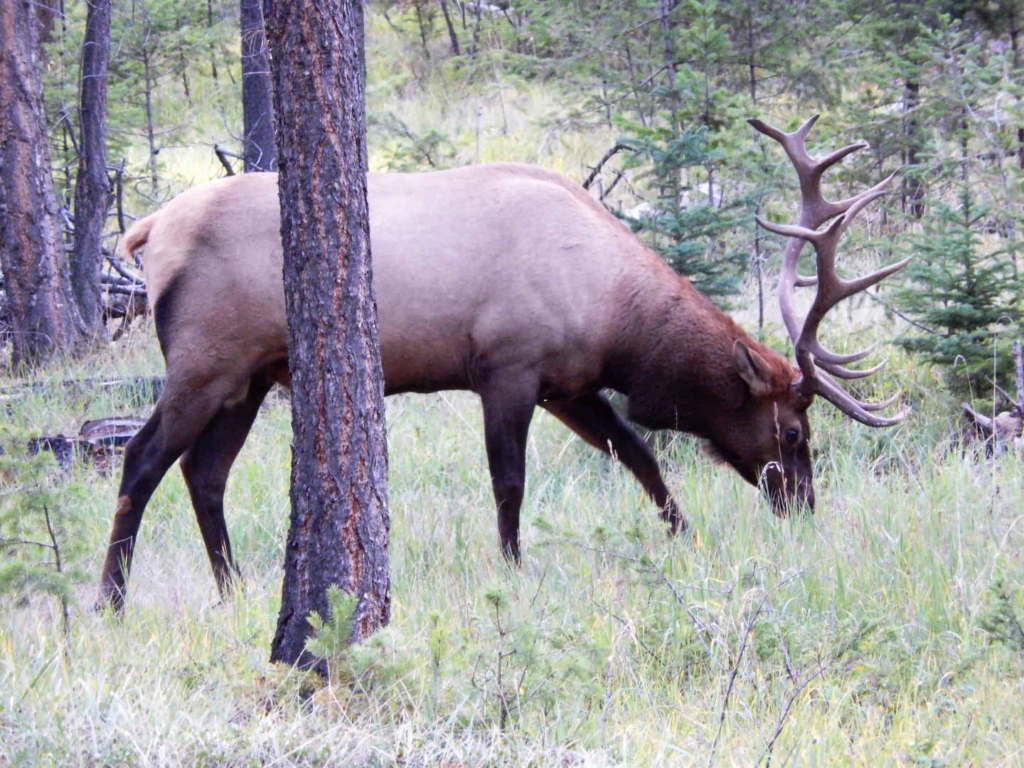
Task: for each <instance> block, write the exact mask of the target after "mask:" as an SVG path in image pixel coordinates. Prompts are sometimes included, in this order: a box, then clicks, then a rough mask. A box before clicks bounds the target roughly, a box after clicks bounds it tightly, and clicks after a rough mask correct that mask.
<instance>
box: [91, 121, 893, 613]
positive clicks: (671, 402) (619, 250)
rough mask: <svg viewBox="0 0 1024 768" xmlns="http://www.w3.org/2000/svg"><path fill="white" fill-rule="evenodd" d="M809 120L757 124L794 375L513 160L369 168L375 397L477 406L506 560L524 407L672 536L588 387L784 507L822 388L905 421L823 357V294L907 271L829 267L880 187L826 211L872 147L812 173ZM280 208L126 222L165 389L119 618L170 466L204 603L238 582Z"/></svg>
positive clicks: (270, 355) (253, 198) (199, 204)
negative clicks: (602, 461)
mask: <svg viewBox="0 0 1024 768" xmlns="http://www.w3.org/2000/svg"><path fill="white" fill-rule="evenodd" d="M815 119H816V118H813V119H812V120H810V121H808V122H807V123H805V124H804V125H803V126H802V127H801V128H800V129H799V130H798V131H796V132H795V133H793V134H784V133H782V132H780V131H777V130H775V129H773V128H770V127H768V126H766V125H764V124H763V123H760V122H758V121H753V124H754V126H755V127H756V128H757V129H758V130H760V131H762V132H763V133H766V134H767V135H769V136H771V137H772V138H775V139H776V140H777V141H779V142H780V143H782V145H783V147H784V148H785V150H786V152H787V153H788V155H789V157H790V159H791V160H792V162H793V165H794V167H795V168H796V171H797V174H798V176H799V179H800V187H801V190H802V195H803V206H802V211H801V215H800V218H799V222H798V225H797V226H795V227H782V226H777V225H769V224H766V223H765V224H764V226H766V227H767V228H769V229H771V230H773V231H776V232H782V233H784V234H788V235H790V236H791V237H792V239H791V241H790V246H789V248H788V249H787V251H786V254H785V264H784V267H783V270H782V272H783V274H782V279H781V302H782V308H783V316H784V317H785V321H786V326H787V328H788V329H789V333H790V335H791V336H792V338H793V341H794V344H795V347H796V359H797V364H798V367H794V366H793V365H792V364H790V363H789V362H788V361H787V360H786V359H785V358H783V357H782V356H781V355H779V354H778V353H776V352H775V351H773V350H772V349H770V348H769V347H767V346H765V345H763V344H760V343H758V342H757V341H754V340H753V339H752V338H750V337H749V336H748V335H747V334H746V333H745V332H744V331H743V330H742V329H741V328H740V327H739V326H738V325H737V324H736V323H735V322H733V320H732V319H730V318H729V317H728V316H727V315H726V314H724V313H723V312H721V311H719V310H718V309H717V308H716V307H715V306H714V305H713V304H712V303H711V302H710V301H709V300H708V299H707V298H706V297H704V296H703V295H701V294H700V293H698V292H697V291H696V290H695V289H694V288H693V286H692V285H691V284H690V282H689V281H688V280H687V279H685V278H683V277H680V276H678V275H677V274H676V273H675V272H673V271H672V269H671V268H670V267H668V266H667V265H666V264H665V262H664V261H663V260H662V259H661V258H660V257H658V256H657V255H656V254H655V253H653V252H652V251H650V250H649V249H648V248H647V247H645V246H644V245H643V244H641V243H640V242H639V241H638V240H637V239H636V238H635V237H634V236H633V235H631V234H630V233H629V232H628V231H627V230H626V229H625V228H624V227H622V225H621V224H620V223H619V221H618V220H617V219H616V218H615V217H614V216H612V215H611V214H610V213H609V212H608V211H607V210H605V209H604V207H603V206H601V205H600V204H599V203H597V202H596V201H595V200H593V199H592V198H591V197H590V196H589V195H588V194H587V193H586V192H585V190H583V188H582V187H580V186H579V185H577V184H575V183H573V182H571V181H569V180H567V179H565V178H564V177H562V176H559V175H557V174H555V173H551V172H548V171H544V170H540V169H537V168H533V167H529V166H525V165H516V164H494V165H478V166H471V167H467V168H460V169H456V170H446V171H437V172H432V173H424V174H408V175H407V174H371V175H370V177H369V182H368V185H369V207H370V231H371V248H372V256H373V268H374V285H375V290H376V295H377V302H378V312H379V328H380V345H381V355H382V362H383V369H384V379H385V392H386V394H394V393H399V392H433V391H439V390H446V389H463V390H471V391H473V392H476V393H477V394H478V395H479V396H480V399H481V402H482V405H483V414H484V437H485V445H486V452H487V459H488V465H489V469H490V476H491V483H492V489H493V492H494V499H495V504H496V507H497V518H498V533H499V539H500V544H501V551H502V553H503V554H504V556H505V557H506V558H507V559H508V560H510V561H512V562H516V563H517V562H518V561H519V559H520V550H519V513H520V507H521V504H522V499H523V487H524V482H525V450H526V438H527V430H528V428H529V425H530V420H531V416H532V414H533V411H534V408H535V407H536V406H540V407H541V408H544V409H545V410H547V411H548V412H550V413H551V414H553V415H554V416H555V417H556V418H558V419H559V420H561V421H562V422H563V423H564V424H565V425H566V426H568V427H569V428H570V429H571V430H573V431H574V432H576V433H577V434H578V435H579V436H580V437H581V438H583V440H585V441H586V442H587V443H589V444H590V445H592V446H594V447H595V448H597V449H599V450H601V451H604V452H605V453H609V454H612V455H613V456H614V457H615V458H617V459H618V460H619V461H621V462H622V463H623V464H625V466H626V467H627V468H628V469H629V470H630V472H632V474H633V475H634V476H635V477H636V478H637V480H638V481H639V482H640V484H641V485H642V486H643V488H644V490H645V491H646V492H647V494H648V495H649V496H650V497H651V498H652V499H653V501H654V503H655V504H656V505H657V507H658V508H659V509H660V511H661V517H662V519H663V520H664V521H665V522H666V523H667V524H668V529H669V532H670V534H676V533H678V532H679V531H680V530H681V529H683V528H684V527H685V525H686V523H685V521H684V519H683V517H682V515H681V514H680V511H679V509H678V507H677V504H676V502H675V501H674V500H673V499H672V496H671V494H670V493H669V491H668V489H667V487H666V486H665V482H664V481H663V479H662V476H661V473H660V471H659V469H658V464H657V462H656V460H655V458H654V455H653V454H652V452H651V450H650V449H649V448H648V446H647V445H646V443H645V442H644V441H643V440H642V439H641V438H640V436H639V435H638V434H637V433H636V432H635V431H634V430H633V428H632V427H631V426H630V425H629V424H628V423H627V421H626V420H625V419H624V418H623V417H622V416H621V415H619V413H618V412H617V411H616V410H615V409H614V408H613V407H612V405H611V404H610V402H609V401H608V399H607V398H606V397H605V395H604V394H602V390H605V389H612V390H615V391H618V392H621V393H622V394H624V395H626V396H627V398H628V417H629V419H630V420H631V421H633V422H635V423H637V424H639V425H641V426H643V427H645V428H647V429H653V430H660V429H675V430H681V431H683V432H687V433H691V434H693V435H696V436H698V437H700V438H703V440H704V441H705V445H706V446H707V448H708V450H709V452H710V453H711V454H712V455H713V456H715V457H716V458H718V459H719V460H721V461H724V462H725V463H728V464H729V465H731V466H732V467H733V468H734V469H735V470H736V471H737V472H738V473H739V474H740V475H741V476H742V477H743V478H744V479H745V480H747V481H748V482H749V483H751V484H753V485H756V486H760V487H761V488H762V489H763V492H764V493H765V495H767V497H768V499H769V501H770V503H771V505H772V507H773V509H774V511H775V512H776V514H779V515H784V514H786V512H787V510H788V509H789V508H790V507H795V506H809V507H811V508H812V509H813V505H814V489H813V485H812V463H811V456H810V449H809V442H808V440H809V437H810V430H809V427H808V418H807V409H808V407H809V406H810V404H811V401H812V399H813V397H814V395H816V394H817V395H821V396H822V397H824V398H825V399H827V400H828V401H829V402H831V403H833V404H835V405H836V406H837V407H838V408H840V409H841V410H842V411H843V412H844V413H847V414H848V415H849V416H851V417H852V418H854V419H856V420H858V421H860V422H862V423H864V424H868V425H870V426H875V427H877V426H886V425H889V424H893V423H895V422H896V421H898V420H899V419H900V418H902V415H898V416H896V417H893V418H889V419H884V418H880V417H878V416H876V415H875V413H874V410H876V409H877V408H880V407H883V406H885V405H888V403H883V404H875V405H871V404H867V403H862V402H858V401H857V400H855V399H854V398H853V397H851V396H850V395H848V394H846V393H845V392H844V391H843V390H842V388H841V387H840V386H839V385H838V384H837V383H836V382H835V379H834V378H833V377H840V378H845V377H850V376H861V375H866V374H867V373H870V372H871V371H872V370H874V369H871V370H869V371H866V372H858V371H851V370H849V369H847V368H845V365H846V364H848V363H850V362H852V361H854V360H857V359H860V357H861V356H863V355H846V356H843V355H835V354H832V353H831V352H829V351H828V350H826V349H824V348H823V347H822V346H821V345H820V344H819V343H818V341H817V337H816V333H817V329H818V325H819V323H820V322H821V319H822V317H823V316H824V315H825V313H826V312H827V311H828V310H829V309H830V308H831V307H832V306H833V305H834V304H835V303H836V302H838V301H839V300H841V299H842V298H844V297H845V296H848V295H850V294H852V293H854V292H855V291H858V290H863V288H865V287H867V286H869V285H871V284H873V283H875V282H877V281H879V280H881V279H882V278H883V277H885V276H886V275H888V274H890V273H892V272H894V271H895V270H896V269H898V268H900V267H901V266H902V263H900V264H897V265H894V266H891V267H887V268H885V269H882V270H880V271H878V272H876V273H874V274H872V275H869V276H868V277H865V278H861V279H860V280H857V281H853V282H850V283H847V282H844V281H842V280H840V279H839V278H838V276H837V275H836V273H835V269H834V251H835V246H836V242H837V241H838V238H839V235H840V234H841V233H842V231H843V230H845V228H846V227H847V226H848V225H849V222H850V221H851V220H852V218H853V217H854V216H855V215H856V213H857V212H858V211H859V210H861V209H862V208H863V207H864V206H865V205H866V204H867V203H869V202H870V201H871V200H873V199H875V198H876V197H878V196H879V195H880V194H882V191H881V189H882V187H884V186H885V184H886V182H883V183H882V184H880V185H878V186H877V187H875V188H874V189H872V190H868V191H867V192H864V193H862V194H860V195H857V196H856V197H854V198H851V199H849V200H844V201H841V202H838V203H832V202H827V201H826V200H825V199H824V198H823V197H822V194H821V176H822V172H823V171H824V170H825V169H826V168H828V167H829V166H831V165H833V164H834V163H836V162H838V161H839V160H841V159H842V158H843V157H845V156H846V155H847V154H849V153H850V152H852V151H854V150H856V149H859V148H860V147H862V146H864V145H862V144H856V145H852V146H850V147H846V148H844V149H840V150H838V151H836V152H833V153H832V154H830V155H828V156H827V157H825V158H823V159H821V160H811V159H810V158H809V157H808V155H807V153H806V151H805V150H804V137H805V136H806V134H807V132H808V130H810V127H811V125H813V123H814V120H815ZM277 195H278V192H277V179H276V176H274V175H272V174H247V175H244V176H233V177H228V178H223V179H219V180H216V181H211V182H207V183H205V184H202V185H199V186H197V187H195V188H193V189H191V190H189V191H187V192H184V193H183V194H181V195H179V196H178V197H177V198H175V199H174V200H172V201H171V202H170V203H169V204H167V206H166V207H164V208H163V209H162V210H161V211H158V212H157V213H155V214H152V215H151V216H149V217H147V218H145V219H142V220H140V221H139V222H137V223H136V224H135V225H134V226H133V227H132V228H131V230H130V231H129V232H128V233H127V234H126V235H125V237H124V240H123V241H122V251H123V252H124V253H131V252H133V251H134V250H136V249H138V248H140V247H142V246H143V245H145V247H146V250H145V267H144V269H145V276H146V282H147V287H148V291H149V296H150V301H151V302H152V306H153V309H154V320H155V325H156V332H157V337H158V339H159V342H160V346H161V349H162V351H163V355H164V358H165V360H166V364H167V374H166V380H165V384H164V388H163V392H162V393H161V395H160V398H159V400H158V402H157V404H156V407H155V409H154V412H153V415H152V416H151V417H150V419H149V420H148V421H147V422H146V424H145V426H144V427H143V428H142V429H141V430H140V431H139V433H138V435H137V436H136V437H135V438H134V439H133V440H132V441H131V442H130V443H129V445H128V446H127V449H126V451H125V457H124V468H123V474H122V479H121V485H120V490H119V493H118V500H117V507H116V512H115V515H114V519H113V524H112V530H111V534H110V543H109V546H108V549H107V554H106V560H105V562H104V565H103V571H102V575H101V584H100V600H101V604H110V605H112V606H113V607H114V608H115V610H117V611H120V610H121V609H122V608H123V601H124V595H125V586H126V582H127V578H128V570H129V567H130V564H131V559H132V552H133V549H134V545H135V541H136V536H137V534H138V531H139V526H140V523H141V520H142V515H143V512H144V510H145V508H146V504H147V502H148V501H149V499H150V496H151V495H152V493H153V491H154V490H155V489H156V487H157V485H158V484H159V482H160V480H161V478H162V477H163V476H164V474H165V473H166V472H167V470H168V469H169V468H170V466H171V465H172V464H173V463H174V462H175V461H176V460H177V459H179V457H180V459H181V462H180V466H181V471H182V473H183V475H184V477H185V482H186V485H187V487H188V490H189V493H190V495H191V499H192V503H193V506H194V508H195V513H196V517H197V520H198V523H199V529H200V531H201V533H202V537H203V541H204V543H205V545H206V549H207V554H208V555H209V559H210V563H211V565H212V567H213V572H214V576H215V579H216V582H217V585H218V588H219V589H220V591H221V592H222V593H223V592H224V591H226V590H228V589H229V588H230V583H231V580H232V577H233V575H234V574H235V572H236V570H235V564H234V560H233V559H232V554H231V546H230V542H229V538H228V531H227V527H226V525H225V522H224V489H225V486H226V483H227V478H228V473H229V471H230V469H231V464H232V462H233V461H234V459H235V457H236V455H237V454H238V451H239V450H240V449H241V447H242V444H243V442H244V441H245V438H246V436H247V434H248V432H249V428H250V426H251V425H252V423H253V420H254V419H255V417H256V414H257V411H258V410H259V407H260V404H261V403H262V401H263V399H264V396H265V395H266V394H267V392H268V390H269V389H270V388H271V387H272V386H273V385H274V384H275V383H279V384H282V385H287V384H288V382H289V373H288V350H287V348H286V338H287V329H286V321H285V305H284V294H283V285H282V266H281V265H282V252H281V238H280V234H279V226H280V224H279V222H280V216H279V204H278V196H277ZM834 217H838V218H836V219H835V223H833V225H832V226H831V227H830V228H829V229H827V230H825V231H824V232H820V233H819V232H817V231H816V230H817V228H818V227H819V226H820V225H821V224H822V223H824V222H825V221H826V220H828V219H831V218H834ZM804 240H810V241H811V242H812V243H813V244H814V246H815V249H816V251H817V265H818V276H817V277H818V294H817V299H816V300H815V302H814V306H813V307H812V308H811V310H810V313H809V315H808V317H807V319H806V321H805V322H804V324H803V326H802V328H801V327H800V325H799V323H797V321H796V319H795V317H794V315H793V311H792V298H791V294H792V290H793V287H794V286H795V285H796V284H797V282H799V281H798V279H797V272H796V263H797V260H798V257H799V254H800V249H801V246H802V245H803V241H804ZM865 354H866V353H865ZM339 450H342V447H341V446H339Z"/></svg>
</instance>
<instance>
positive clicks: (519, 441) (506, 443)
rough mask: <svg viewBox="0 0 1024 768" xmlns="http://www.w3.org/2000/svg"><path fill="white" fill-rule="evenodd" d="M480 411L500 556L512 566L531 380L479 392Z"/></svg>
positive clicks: (530, 410)
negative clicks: (481, 402) (482, 418)
mask: <svg viewBox="0 0 1024 768" xmlns="http://www.w3.org/2000/svg"><path fill="white" fill-rule="evenodd" d="M480 397H481V399H482V400H483V408H484V440H485V442H486V444H487V463H488V466H489V467H490V471H491V486H492V487H493V489H494V501H495V504H496V505H497V508H498V536H499V538H500V540H501V553H502V554H503V555H504V556H505V559H506V560H508V561H509V562H512V563H515V564H516V565H518V564H519V562H520V555H519V510H520V508H521V507H522V504H523V488H524V486H525V484H526V436H527V433H528V432H529V429H530V419H531V418H532V417H533V408H534V405H535V404H536V402H537V384H536V382H535V381H533V380H530V379H526V380H502V381H497V382H493V383H492V384H490V385H489V386H487V387H485V388H483V389H482V390H481V392H480Z"/></svg>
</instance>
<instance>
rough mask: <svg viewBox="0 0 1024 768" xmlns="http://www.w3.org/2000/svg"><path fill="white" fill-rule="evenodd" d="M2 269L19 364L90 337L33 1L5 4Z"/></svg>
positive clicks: (0, 94)
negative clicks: (72, 272) (52, 144)
mask: <svg viewBox="0 0 1024 768" xmlns="http://www.w3.org/2000/svg"><path fill="white" fill-rule="evenodd" d="M0 51H3V55H2V56H0V62H2V63H0V169H2V171H0V266H2V267H3V273H4V288H5V290H6V294H7V302H8V307H9V314H10V318H11V326H12V329H11V331H12V336H13V351H12V362H13V363H14V364H15V365H22V364H24V365H35V364H38V363H42V362H44V361H46V360H47V359H48V358H49V357H50V356H51V355H52V354H53V353H55V352H58V351H71V350H73V349H74V348H75V347H76V346H77V345H78V344H79V342H81V341H82V340H83V338H84V336H85V329H84V327H83V326H82V321H81V318H80V317H79V315H78V311H77V310H76V308H75V304H74V301H73V299H72V294H71V285H70V280H69V277H68V266H67V258H66V256H65V254H64V244H63V242H62V240H61V232H60V225H59V221H60V219H59V210H58V206H57V195H56V192H55V191H54V187H53V177H52V176H51V171H50V152H49V147H48V144H47V141H46V120H45V117H44V114H43V89H42V85H41V83H40V80H39V71H38V66H39V62H38V57H39V46H38V30H37V27H36V16H35V11H34V5H33V4H31V3H29V2H26V1H25V0H7V1H5V2H2V3H0Z"/></svg>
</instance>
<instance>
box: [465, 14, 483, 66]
mask: <svg viewBox="0 0 1024 768" xmlns="http://www.w3.org/2000/svg"><path fill="white" fill-rule="evenodd" d="M467 2H468V0H467ZM463 5H465V4H463ZM481 10H482V9H481V7H480V0H476V4H475V5H474V6H473V42H472V43H470V45H469V58H471V59H475V58H476V50H477V46H478V45H479V43H480V22H481V18H482V17H481Z"/></svg>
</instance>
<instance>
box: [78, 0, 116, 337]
mask: <svg viewBox="0 0 1024 768" xmlns="http://www.w3.org/2000/svg"><path fill="white" fill-rule="evenodd" d="M109 58H110V0H90V2H89V10H88V12H87V15H86V21H85V40H84V42H83V43H82V69H81V85H80V88H79V97H78V113H79V116H78V122H79V131H80V132H81V140H80V141H79V156H78V175H77V177H76V183H75V243H74V249H73V250H72V252H71V288H72V290H73V291H74V295H75V301H76V302H77V304H78V311H79V313H80V314H81V316H82V322H83V323H84V324H85V328H86V330H87V331H88V332H89V333H90V334H92V335H93V336H94V337H96V338H102V337H103V317H102V312H101V307H100V267H101V266H102V261H103V254H102V248H103V229H104V225H105V224H106V220H107V210H108V209H109V208H110V181H109V179H108V178H107V62H108V61H109Z"/></svg>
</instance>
